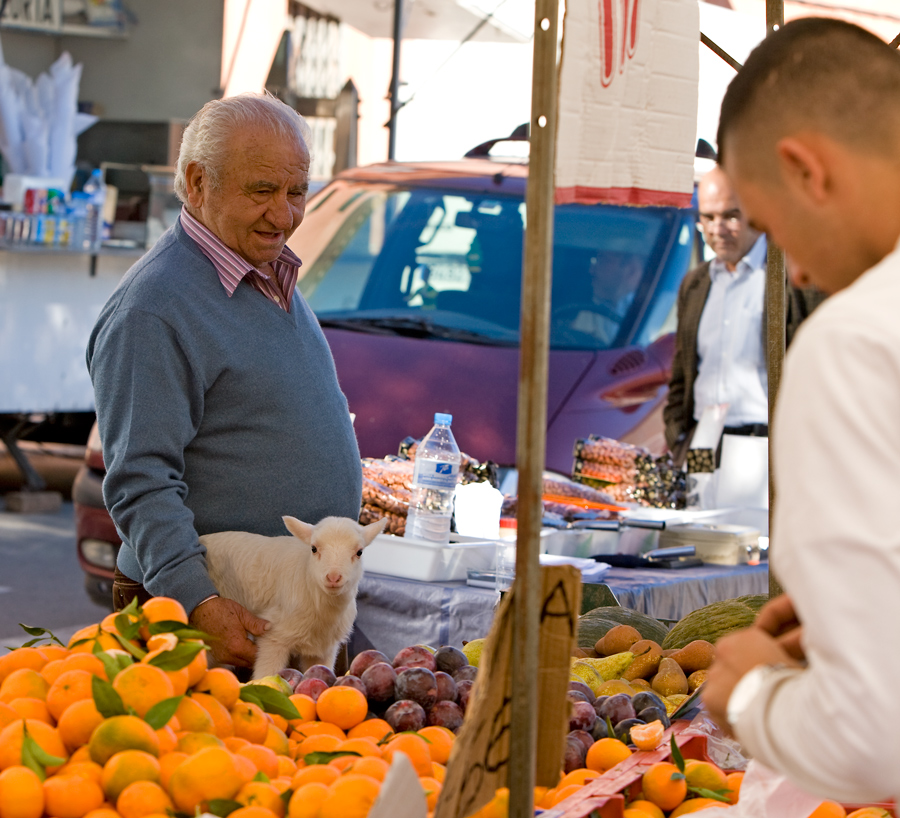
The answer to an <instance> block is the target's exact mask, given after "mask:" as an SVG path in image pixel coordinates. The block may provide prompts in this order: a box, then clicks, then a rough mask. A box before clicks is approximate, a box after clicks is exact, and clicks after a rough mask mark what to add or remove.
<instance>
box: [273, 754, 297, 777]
mask: <svg viewBox="0 0 900 818" xmlns="http://www.w3.org/2000/svg"><path fill="white" fill-rule="evenodd" d="M295 772H297V762H296V761H294V759H292V758H291V757H290V756H278V775H277V776H275V777H276V778H293V777H294V773H295Z"/></svg>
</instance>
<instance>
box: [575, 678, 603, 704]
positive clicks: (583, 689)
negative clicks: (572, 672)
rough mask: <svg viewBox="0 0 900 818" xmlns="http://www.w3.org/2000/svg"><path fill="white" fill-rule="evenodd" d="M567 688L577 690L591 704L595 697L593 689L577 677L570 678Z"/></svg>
mask: <svg viewBox="0 0 900 818" xmlns="http://www.w3.org/2000/svg"><path fill="white" fill-rule="evenodd" d="M569 690H577V691H578V692H579V693H581V694H583V695H584V699H585V701H588V702H590V703H591V704H593V703H594V700H595V699H596V698H597V697H596V696H595V695H594V691H593V690H591V689H590V687H588V686H587V685H586V684H585V683H584V682H582V681H580V680H578V679H572V681H570V682H569Z"/></svg>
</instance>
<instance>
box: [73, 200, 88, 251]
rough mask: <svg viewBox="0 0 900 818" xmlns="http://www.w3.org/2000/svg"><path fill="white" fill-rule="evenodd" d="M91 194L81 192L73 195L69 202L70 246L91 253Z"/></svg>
mask: <svg viewBox="0 0 900 818" xmlns="http://www.w3.org/2000/svg"><path fill="white" fill-rule="evenodd" d="M90 200H91V197H90V194H88V193H85V192H83V191H81V190H79V191H76V192H75V193H73V194H72V196H71V198H70V200H69V223H70V225H71V227H70V234H69V246H70V247H75V248H77V249H79V250H86V251H90V250H91V249H92V242H93V239H92V237H91V236H89V235H88V232H87V217H88V205H89V204H90Z"/></svg>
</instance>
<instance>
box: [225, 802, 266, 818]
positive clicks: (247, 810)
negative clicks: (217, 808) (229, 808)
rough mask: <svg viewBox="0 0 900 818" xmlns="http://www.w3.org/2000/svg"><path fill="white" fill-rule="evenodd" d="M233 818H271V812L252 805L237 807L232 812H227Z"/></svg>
mask: <svg viewBox="0 0 900 818" xmlns="http://www.w3.org/2000/svg"><path fill="white" fill-rule="evenodd" d="M228 814H229V815H233V816H234V818H272V815H273V812H272V810H270V809H267V808H266V807H260V806H259V805H257V804H254V805H253V806H250V807H239V808H238V809H236V810H235V811H234V812H229V813H228Z"/></svg>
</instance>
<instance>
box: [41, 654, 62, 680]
mask: <svg viewBox="0 0 900 818" xmlns="http://www.w3.org/2000/svg"><path fill="white" fill-rule="evenodd" d="M65 669H66V665H65V663H64V662H63V660H62V659H51V660H50V661H49V662H47V664H46V665H44V666H43V667H42V668H41V670H40V673H41V676H43V677H44V679H46V680H47V684H48V685H52V684H53V683H54V682H55V681H56V677H57V676H59V674H60V673H62V672H63V671H64V670H65Z"/></svg>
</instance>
